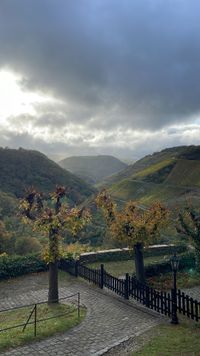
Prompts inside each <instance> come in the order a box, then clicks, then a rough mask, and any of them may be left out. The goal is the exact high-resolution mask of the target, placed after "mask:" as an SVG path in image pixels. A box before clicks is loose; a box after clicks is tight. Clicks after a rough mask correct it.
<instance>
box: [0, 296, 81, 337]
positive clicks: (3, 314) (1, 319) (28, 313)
mask: <svg viewBox="0 0 200 356" xmlns="http://www.w3.org/2000/svg"><path fill="white" fill-rule="evenodd" d="M70 299H72V301H71V302H70V304H69V305H68V304H66V303H63V301H68V300H70ZM60 302H61V303H63V304H64V305H65V304H66V308H67V307H68V308H67V311H65V312H62V313H57V314H55V315H52V316H47V317H41V318H40V311H39V306H40V305H45V304H47V305H48V301H42V302H38V303H32V304H24V305H21V306H16V307H12V308H6V309H1V310H0V324H1V326H2V325H3V324H5V323H7V324H9V322H8V321H5V319H6V320H7V319H8V318H9V317H10V318H9V319H10V321H11V323H12V322H13V320H14V323H12V325H8V326H5V327H2V328H0V332H5V331H9V330H12V329H16V328H22V332H24V331H25V330H26V328H27V326H28V325H33V327H34V336H37V324H38V323H40V322H44V321H47V320H50V319H55V318H59V317H63V316H69V315H71V314H72V313H74V312H75V311H76V310H77V317H78V319H79V318H80V293H79V292H78V293H75V294H71V295H69V296H66V297H63V298H60V299H59V303H60ZM52 305H56V303H55V304H52ZM18 310H20V311H22V313H23V312H24V316H23V319H24V320H23V322H19V323H17V322H16V323H15V319H16V314H15V313H12V312H14V311H18ZM32 319H33V320H32ZM11 323H10V324H11Z"/></svg>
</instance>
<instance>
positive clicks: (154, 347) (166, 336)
mask: <svg viewBox="0 0 200 356" xmlns="http://www.w3.org/2000/svg"><path fill="white" fill-rule="evenodd" d="M152 333H153V334H154V336H153V337H152V338H151V340H150V341H149V342H147V343H146V344H145V345H144V346H143V347H142V348H141V349H140V350H139V351H137V352H133V353H132V356H137V355H140V356H158V355H159V356H169V355H170V356H172V355H173V356H174V355H177V356H179V355H180V356H185V355H191V356H192V355H193V356H197V355H200V324H198V323H195V322H194V321H190V320H186V318H184V319H183V318H182V317H181V320H180V324H179V325H171V324H168V325H166V324H165V325H160V326H159V327H156V328H154V329H153V331H152ZM143 337H144V342H145V335H144V336H143Z"/></svg>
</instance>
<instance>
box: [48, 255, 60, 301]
mask: <svg viewBox="0 0 200 356" xmlns="http://www.w3.org/2000/svg"><path fill="white" fill-rule="evenodd" d="M58 300H59V299H58V264H57V262H50V263H49V295H48V303H58Z"/></svg>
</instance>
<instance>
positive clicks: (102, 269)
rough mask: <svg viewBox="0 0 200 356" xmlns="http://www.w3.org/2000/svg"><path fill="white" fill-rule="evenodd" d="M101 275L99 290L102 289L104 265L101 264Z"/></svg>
mask: <svg viewBox="0 0 200 356" xmlns="http://www.w3.org/2000/svg"><path fill="white" fill-rule="evenodd" d="M100 272H101V275H100V286H99V287H100V288H101V289H103V285H104V265H103V264H101V269H100Z"/></svg>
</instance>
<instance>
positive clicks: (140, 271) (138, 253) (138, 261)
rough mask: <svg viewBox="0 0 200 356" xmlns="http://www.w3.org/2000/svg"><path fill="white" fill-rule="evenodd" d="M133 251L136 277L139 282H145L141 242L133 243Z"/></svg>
mask: <svg viewBox="0 0 200 356" xmlns="http://www.w3.org/2000/svg"><path fill="white" fill-rule="evenodd" d="M134 253H135V271H136V278H137V280H138V281H139V282H141V283H145V274H144V258H143V244H141V243H137V244H135V245H134Z"/></svg>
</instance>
